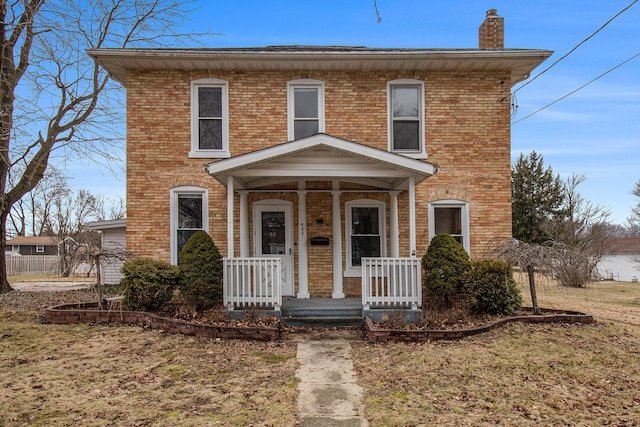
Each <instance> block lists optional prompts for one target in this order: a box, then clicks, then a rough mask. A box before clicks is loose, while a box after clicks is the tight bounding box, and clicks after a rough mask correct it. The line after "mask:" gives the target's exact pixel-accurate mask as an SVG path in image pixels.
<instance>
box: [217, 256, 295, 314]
mask: <svg viewBox="0 0 640 427" xmlns="http://www.w3.org/2000/svg"><path fill="white" fill-rule="evenodd" d="M281 287H282V262H281V260H280V258H225V259H224V294H223V299H224V305H225V306H226V307H227V308H228V309H230V310H233V308H234V307H250V306H266V307H273V308H274V310H280V306H281V305H282V292H281Z"/></svg>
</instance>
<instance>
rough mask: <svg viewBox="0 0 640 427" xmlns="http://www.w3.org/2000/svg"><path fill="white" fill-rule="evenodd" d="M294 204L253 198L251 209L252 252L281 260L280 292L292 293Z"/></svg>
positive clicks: (291, 294) (283, 293)
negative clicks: (258, 200) (257, 200)
mask: <svg viewBox="0 0 640 427" xmlns="http://www.w3.org/2000/svg"><path fill="white" fill-rule="evenodd" d="M292 225H293V204H291V203H290V202H285V201H279V200H278V201H262V202H256V203H255V204H254V209H253V232H254V234H253V235H254V239H253V242H254V245H253V256H255V257H270V258H273V257H277V258H280V260H281V262H282V295H283V296H293V275H294V272H293V227H292Z"/></svg>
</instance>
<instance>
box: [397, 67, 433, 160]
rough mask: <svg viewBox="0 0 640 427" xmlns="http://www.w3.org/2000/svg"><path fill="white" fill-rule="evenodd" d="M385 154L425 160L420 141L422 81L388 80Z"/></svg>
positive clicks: (422, 106)
mask: <svg viewBox="0 0 640 427" xmlns="http://www.w3.org/2000/svg"><path fill="white" fill-rule="evenodd" d="M388 98H389V101H388V102H389V106H388V112H389V151H392V152H396V153H399V154H405V155H407V156H409V157H415V158H424V157H426V151H425V142H424V82H421V81H419V80H409V79H402V80H392V81H390V82H389V84H388Z"/></svg>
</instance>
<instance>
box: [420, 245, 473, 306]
mask: <svg viewBox="0 0 640 427" xmlns="http://www.w3.org/2000/svg"><path fill="white" fill-rule="evenodd" d="M422 268H423V269H424V272H425V279H424V288H425V296H427V297H430V298H434V297H435V298H439V299H440V300H441V301H442V303H443V304H444V305H445V306H446V307H450V306H451V305H452V302H453V299H454V297H455V296H459V295H461V294H462V292H463V288H464V283H465V282H464V279H465V274H466V273H467V271H468V270H469V269H470V268H471V261H470V260H469V255H468V254H467V252H466V251H465V250H464V248H463V247H462V245H461V244H460V243H458V242H457V241H456V240H455V239H454V238H453V237H451V236H450V235H449V234H437V235H436V236H434V237H433V239H431V242H430V243H429V248H428V249H427V253H426V254H425V255H424V256H423V257H422Z"/></svg>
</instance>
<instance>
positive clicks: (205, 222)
mask: <svg viewBox="0 0 640 427" xmlns="http://www.w3.org/2000/svg"><path fill="white" fill-rule="evenodd" d="M182 194H199V195H201V196H202V211H203V212H202V229H203V230H204V231H206V232H207V233H209V190H207V189H206V188H204V187H196V186H182V187H174V188H172V189H171V191H170V207H169V221H170V222H169V224H170V227H169V228H170V256H171V264H173V265H177V264H178V237H177V235H176V234H177V233H176V231H177V229H178V196H180V195H182Z"/></svg>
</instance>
